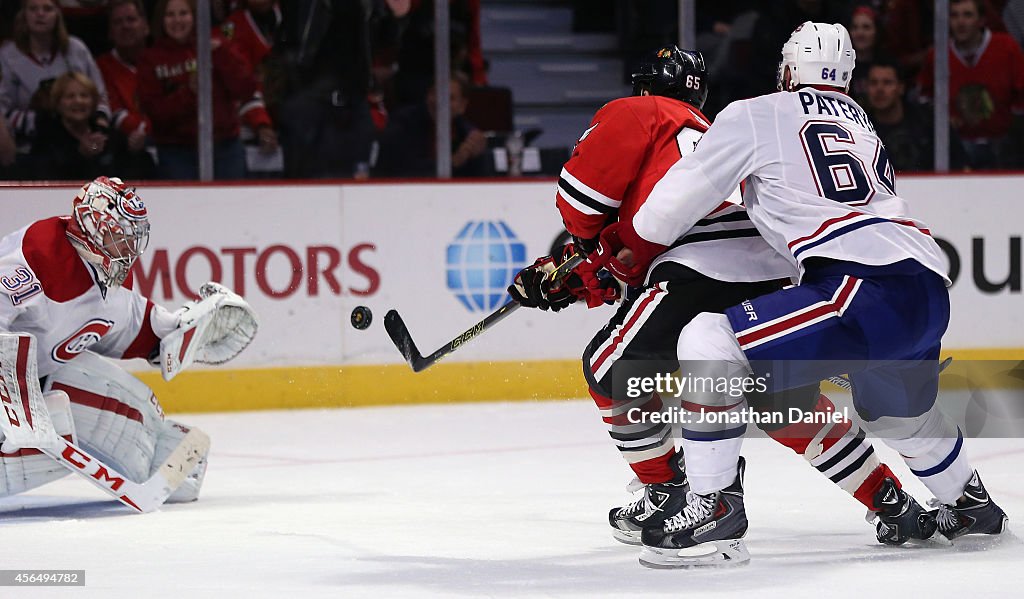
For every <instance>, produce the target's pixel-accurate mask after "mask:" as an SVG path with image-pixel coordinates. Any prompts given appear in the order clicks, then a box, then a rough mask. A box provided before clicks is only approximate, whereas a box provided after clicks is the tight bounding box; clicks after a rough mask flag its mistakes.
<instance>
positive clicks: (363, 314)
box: [352, 306, 373, 331]
mask: <svg viewBox="0 0 1024 599" xmlns="http://www.w3.org/2000/svg"><path fill="white" fill-rule="evenodd" d="M371 322H373V312H370V309H369V308H367V307H366V306H356V307H355V309H354V310H352V326H353V327H355V328H357V329H359V330H360V331H361V330H363V329H365V328H366V327H368V326H370V323H371Z"/></svg>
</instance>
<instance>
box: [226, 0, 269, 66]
mask: <svg viewBox="0 0 1024 599" xmlns="http://www.w3.org/2000/svg"><path fill="white" fill-rule="evenodd" d="M280 27H281V8H280V7H279V6H278V5H277V1H276V0H246V2H245V5H244V6H242V7H241V8H239V9H237V10H235V11H233V12H232V13H231V14H230V15H228V18H227V20H225V21H224V23H223V24H221V31H223V32H224V36H225V37H227V38H229V39H230V40H231V41H233V42H235V44H237V45H238V47H239V49H240V50H241V51H242V53H243V54H245V57H246V58H248V59H249V64H251V65H252V66H253V68H255V69H256V70H257V71H259V66H260V64H261V63H262V62H263V59H264V58H266V57H267V55H268V54H270V50H271V49H272V48H273V47H274V37H275V36H276V35H277V31H278V29H280Z"/></svg>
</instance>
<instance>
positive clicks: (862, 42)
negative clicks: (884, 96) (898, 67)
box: [850, 6, 882, 106]
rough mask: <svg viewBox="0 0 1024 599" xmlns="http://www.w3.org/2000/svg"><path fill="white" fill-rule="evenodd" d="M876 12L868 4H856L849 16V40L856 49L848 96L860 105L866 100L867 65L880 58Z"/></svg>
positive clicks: (879, 37)
mask: <svg viewBox="0 0 1024 599" xmlns="http://www.w3.org/2000/svg"><path fill="white" fill-rule="evenodd" d="M879 26H880V23H879V19H878V13H877V12H875V9H873V8H871V7H870V6H858V7H857V8H855V9H854V11H853V16H852V17H851V18H850V41H852V42H853V49H854V50H856V51H857V65H856V67H855V68H854V69H853V76H852V79H853V80H852V81H851V82H850V96H851V97H852V98H853V99H854V100H856V101H857V103H858V104H860V105H861V106H866V105H867V100H868V66H869V65H871V63H872V62H874V61H875V60H877V59H879V58H881V54H882V49H881V41H882V32H881V31H879Z"/></svg>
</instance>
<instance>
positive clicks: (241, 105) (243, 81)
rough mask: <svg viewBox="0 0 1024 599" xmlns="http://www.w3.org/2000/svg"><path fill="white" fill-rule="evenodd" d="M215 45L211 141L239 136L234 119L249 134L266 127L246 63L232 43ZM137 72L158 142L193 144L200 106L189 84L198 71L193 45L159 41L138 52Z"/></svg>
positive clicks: (218, 41)
mask: <svg viewBox="0 0 1024 599" xmlns="http://www.w3.org/2000/svg"><path fill="white" fill-rule="evenodd" d="M214 46H216V47H215V48H214V50H213V52H212V53H211V59H212V62H213V94H212V96H213V97H212V100H213V137H214V139H216V140H217V141H221V140H227V139H233V138H236V137H238V133H239V120H238V115H241V116H242V119H243V120H244V121H245V124H246V125H248V126H249V127H251V128H253V129H258V128H259V127H261V126H270V124H271V123H270V116H269V115H268V114H267V110H266V107H265V106H264V104H263V97H262V94H261V93H260V88H259V84H258V83H257V81H256V77H255V76H254V75H253V70H252V67H251V66H250V65H249V61H248V60H246V58H245V56H244V55H243V54H242V52H241V51H240V50H239V49H238V48H237V47H236V46H235V45H234V44H233V43H231V42H230V40H227V39H224V38H223V37H220V36H215V37H214ZM137 69H138V76H139V79H138V91H139V102H140V105H141V106H142V109H143V111H144V112H145V113H146V114H147V115H149V117H150V121H151V122H152V126H153V130H152V133H153V139H154V140H155V141H156V143H157V144H174V145H189V146H191V145H195V143H196V135H197V133H196V131H197V117H196V115H197V106H198V101H197V99H196V94H195V92H193V91H192V88H191V87H190V85H189V81H190V79H191V78H192V77H193V76H194V74H195V72H196V52H195V42H193V41H190V42H187V43H185V44H179V43H177V42H175V41H174V40H172V39H171V38H169V37H162V38H160V39H158V40H156V42H154V43H153V45H152V46H151V47H149V48H147V49H146V50H145V51H144V52H143V53H142V56H141V57H140V58H139V64H138V66H137Z"/></svg>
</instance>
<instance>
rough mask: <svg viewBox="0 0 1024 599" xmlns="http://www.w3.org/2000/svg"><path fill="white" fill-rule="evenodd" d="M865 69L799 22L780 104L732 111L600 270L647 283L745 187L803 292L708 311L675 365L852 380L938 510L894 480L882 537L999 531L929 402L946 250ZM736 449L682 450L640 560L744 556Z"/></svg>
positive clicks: (761, 225) (881, 509)
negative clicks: (669, 252)
mask: <svg viewBox="0 0 1024 599" xmlns="http://www.w3.org/2000/svg"><path fill="white" fill-rule="evenodd" d="M854 61H855V53H854V50H853V48H852V45H851V42H850V37H849V33H847V31H846V29H845V28H844V27H843V26H842V25H832V24H822V23H811V22H806V23H804V24H803V25H801V26H800V27H798V28H797V30H796V31H794V33H793V34H792V36H791V37H790V39H789V41H787V42H786V44H785V45H784V46H783V50H782V61H781V64H780V67H779V89H780V92H779V93H775V94H770V95H766V96H762V97H758V98H754V99H751V100H744V101H740V102H735V103H733V104H731V105H730V106H728V107H727V108H726V109H725V110H724V111H722V113H720V114H719V116H718V118H717V120H716V121H715V123H714V124H713V125H712V126H711V128H710V129H709V130H708V131H707V133H706V134H705V135H704V137H703V138H702V139H701V141H700V143H699V144H698V146H697V148H696V150H695V151H694V152H693V153H692V154H690V155H689V156H687V158H686V159H685V160H680V161H679V162H678V163H676V164H675V165H673V166H672V167H671V168H670V169H669V170H668V172H667V173H666V174H665V176H664V177H663V178H662V179H661V180H660V181H659V182H658V183H657V184H656V185H655V186H654V188H653V189H652V191H651V193H650V195H649V196H648V198H647V201H646V202H644V204H643V206H642V207H641V208H640V209H639V210H638V211H637V213H636V214H635V216H634V217H633V219H632V220H631V221H628V220H627V221H620V222H619V223H617V224H615V225H613V226H612V227H609V229H606V232H605V233H603V234H602V241H601V248H600V250H599V251H600V252H601V255H602V258H601V259H602V262H603V263H604V264H606V266H607V267H608V268H609V270H611V271H612V272H617V273H620V275H621V276H622V277H630V276H635V275H636V273H637V272H639V271H642V270H643V269H646V268H647V266H648V264H649V262H650V260H651V258H652V257H653V256H656V255H658V254H660V253H661V252H662V251H664V249H665V248H666V247H668V246H671V245H672V244H673V243H674V242H675V241H676V240H677V239H679V238H680V237H682V236H683V235H684V234H686V233H687V231H689V230H690V229H691V227H693V226H694V225H695V224H696V223H697V222H698V221H699V220H700V219H701V218H704V215H706V214H707V213H708V211H709V210H711V209H713V208H714V207H715V206H714V204H715V198H720V197H724V196H726V195H728V192H729V190H730V189H733V188H734V187H735V186H736V185H737V184H739V183H740V182H741V181H742V182H744V183H745V187H744V193H743V203H744V205H745V206H746V208H747V212H748V214H749V216H750V219H751V221H752V222H753V223H754V225H755V226H756V227H757V229H758V231H760V233H761V234H762V235H763V236H764V238H765V239H766V240H767V241H768V243H769V244H770V245H771V246H772V247H774V248H775V250H776V251H778V252H779V253H780V254H782V255H783V256H784V257H786V258H787V259H789V260H790V261H791V262H792V263H793V264H794V266H796V267H797V268H798V269H799V271H800V274H801V279H800V284H799V285H797V286H795V287H791V288H788V289H784V290H782V291H777V292H774V293H771V294H768V295H765V296H762V297H760V298H756V299H754V300H750V301H746V302H743V304H741V305H739V306H734V307H732V308H730V309H728V310H726V313H725V314H724V315H723V314H710V313H704V314H701V315H699V316H697V317H696V318H695V319H694V320H693V321H692V322H691V323H690V324H689V325H688V326H687V327H686V328H684V330H683V332H682V334H681V335H680V338H679V357H680V359H681V360H684V361H687V362H684V363H689V364H697V361H705V362H704V364H706V365H707V364H710V365H712V366H711V367H713V368H716V369H720V370H721V371H722V372H725V373H730V372H752V373H753V374H754V375H755V376H758V377H766V378H765V379H763V380H767V381H768V385H769V390H770V391H778V390H782V389H787V388H792V387H796V386H799V385H805V384H808V383H811V382H813V381H818V380H821V379H825V378H828V377H831V376H836V375H841V374H847V373H848V374H849V378H850V380H851V382H852V383H853V398H854V404H855V407H856V408H857V410H858V412H859V414H860V415H861V417H862V418H863V419H864V420H865V421H867V422H868V424H869V427H870V428H872V429H873V430H875V431H878V432H879V435H880V436H882V437H883V438H884V440H885V442H886V443H887V444H888V445H890V446H891V447H893V448H894V449H896V450H897V451H898V452H899V453H900V454H901V455H902V456H903V457H904V459H905V460H906V462H907V464H908V465H909V467H910V469H911V471H912V472H913V473H914V474H915V475H916V476H918V477H919V478H920V479H921V481H922V482H923V483H924V484H925V486H926V487H927V488H928V489H929V490H930V491H931V492H932V493H933V494H934V495H935V498H936V499H934V500H933V501H932V502H930V503H931V504H932V505H933V507H935V509H934V510H932V511H926V510H924V509H923V508H922V507H921V506H920V505H919V504H918V503H917V502H916V501H915V500H914V499H913V498H912V497H911V496H910V495H909V494H907V493H906V492H905V491H903V490H902V489H901V488H900V486H899V484H898V483H897V482H896V481H894V480H892V479H886V480H885V481H883V482H882V484H881V485H880V487H879V489H878V491H877V493H876V494H875V498H874V501H875V516H876V533H877V537H878V540H879V541H880V542H883V543H888V544H901V543H903V542H905V541H907V540H908V539H927V538H930V537H932V536H933V535H936V537H937V536H938V534H941V535H942V536H944V537H945V538H947V539H950V540H952V539H955V538H956V537H958V536H960V535H963V534H968V533H988V534H998V533H1000V532H1002V531H1003V530H1004V527H1005V525H1006V521H1007V519H1006V515H1005V513H1004V512H1003V511H1002V510H1001V509H1000V508H999V507H998V506H997V505H996V504H995V503H994V502H993V501H992V500H991V499H990V497H989V495H988V492H987V491H986V490H985V487H984V485H983V484H982V483H981V480H980V478H979V476H978V473H977V472H976V471H975V470H973V468H971V466H970V465H969V464H968V461H967V457H966V454H965V452H964V451H963V450H962V446H963V436H962V433H961V432H960V430H959V428H957V427H955V426H953V425H952V424H950V423H949V422H948V421H946V419H945V418H944V417H943V416H942V414H941V413H940V412H939V411H938V410H937V409H935V407H934V402H935V398H936V394H937V391H938V371H939V368H938V356H939V348H940V341H941V337H942V334H943V333H944V332H945V330H946V326H947V324H948V320H949V297H948V292H947V290H946V286H947V285H948V284H949V280H948V278H947V277H946V274H945V263H944V259H943V254H942V251H941V250H940V248H939V247H938V245H937V244H936V243H935V241H934V240H933V239H932V237H931V235H930V232H929V231H928V229H927V228H926V227H925V225H924V224H923V223H920V222H918V221H915V220H913V219H911V218H909V217H908V216H907V210H906V203H905V202H904V201H903V199H902V198H900V197H899V196H898V195H897V194H896V186H895V177H894V175H893V169H892V166H891V165H890V164H889V160H888V156H887V154H886V151H885V147H884V146H883V145H882V143H881V141H880V140H879V139H878V137H877V136H876V135H875V131H874V127H873V125H872V124H871V121H870V120H869V119H868V117H867V115H866V114H865V112H864V110H863V109H862V108H861V107H860V106H858V105H857V103H856V102H854V101H853V100H852V99H851V98H850V97H849V96H847V95H846V93H845V91H846V89H847V88H848V86H849V81H850V76H851V74H852V71H853V67H854ZM691 361H692V362H691ZM706 367H707V366H706ZM691 400H692V401H694V402H695V403H699V404H702V405H703V406H705V407H706V408H707V409H710V410H712V411H723V410H724V411H731V410H736V411H740V410H742V409H743V408H744V405H743V403H742V402H741V403H738V404H737V403H736V402H735V401H734V400H730V398H728V397H722V396H717V395H716V394H714V393H709V394H704V395H701V396H699V397H694V398H691ZM723 420H727V419H725V418H723ZM883 430H884V433H883V432H881V431H883ZM726 437H727V435H724V434H723V435H722V436H721V437H719V438H718V439H717V440H706V439H705V440H696V439H685V438H684V440H683V447H684V453H685V455H686V471H687V476H688V479H689V483H690V488H691V491H692V494H691V495H690V496H689V497H688V504H687V505H686V506H685V507H684V508H683V509H682V510H681V511H680V512H679V513H678V514H677V515H676V516H675V517H673V518H671V519H669V520H667V521H666V522H665V524H664V526H663V527H662V528H661V529H660V530H658V529H646V530H645V531H644V533H643V535H642V541H643V543H644V550H643V551H644V552H643V555H642V557H641V561H643V562H645V563H647V564H649V565H654V566H661V567H677V566H691V565H702V564H709V563H716V562H721V561H733V562H735V561H743V560H745V559H748V558H747V554H746V549H745V547H744V545H743V540H742V537H743V536H744V534H745V532H746V529H747V521H746V515H745V512H744V508H743V489H742V468H741V467H740V466H741V464H742V462H741V459H740V458H739V453H740V446H741V443H742V438H741V437H735V438H726ZM936 530H937V531H938V533H936Z"/></svg>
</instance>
